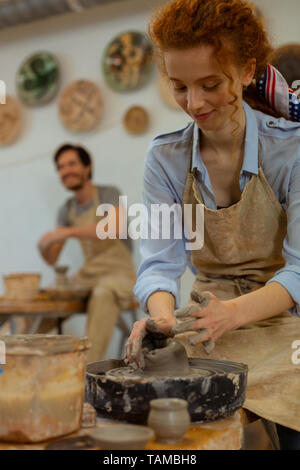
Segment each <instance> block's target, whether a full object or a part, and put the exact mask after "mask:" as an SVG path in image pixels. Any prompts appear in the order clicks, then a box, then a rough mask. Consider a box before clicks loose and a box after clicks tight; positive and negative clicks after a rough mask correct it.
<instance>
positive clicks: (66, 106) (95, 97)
mask: <svg viewBox="0 0 300 470" xmlns="http://www.w3.org/2000/svg"><path fill="white" fill-rule="evenodd" d="M102 111H103V101H102V95H101V91H100V88H99V87H98V85H97V84H96V83H94V82H91V81H90V80H77V81H76V82H73V83H71V84H70V85H69V86H68V87H67V88H66V89H65V90H64V92H63V94H62V95H61V97H60V100H59V116H60V119H61V122H62V123H63V125H64V126H65V127H66V128H67V129H69V130H70V131H72V132H87V131H91V130H92V129H94V128H95V127H96V126H97V125H98V123H99V121H100V119H101V116H102Z"/></svg>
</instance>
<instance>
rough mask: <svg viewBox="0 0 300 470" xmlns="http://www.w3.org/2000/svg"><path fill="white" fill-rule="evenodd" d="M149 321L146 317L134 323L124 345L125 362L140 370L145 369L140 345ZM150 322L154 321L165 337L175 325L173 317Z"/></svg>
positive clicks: (159, 318) (163, 317)
mask: <svg viewBox="0 0 300 470" xmlns="http://www.w3.org/2000/svg"><path fill="white" fill-rule="evenodd" d="M149 320H151V319H150V318H149V317H146V318H142V319H141V320H139V321H137V322H135V323H134V325H133V329H132V331H131V334H130V336H129V338H128V340H127V343H126V362H127V363H129V364H130V365H133V366H137V367H138V368H141V369H143V368H144V367H145V362H144V356H143V353H142V343H143V339H144V337H145V336H146V334H147V322H149ZM152 321H154V323H155V325H156V327H157V329H158V330H160V331H162V332H163V333H165V334H166V335H168V334H169V332H170V331H171V329H172V328H173V326H175V325H176V319H175V317H174V316H157V317H155V318H152Z"/></svg>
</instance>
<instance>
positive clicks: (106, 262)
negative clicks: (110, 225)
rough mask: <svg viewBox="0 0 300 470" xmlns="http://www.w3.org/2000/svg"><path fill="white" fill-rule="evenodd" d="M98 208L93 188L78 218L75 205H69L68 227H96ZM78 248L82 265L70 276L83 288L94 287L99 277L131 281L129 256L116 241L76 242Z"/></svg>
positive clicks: (131, 270)
mask: <svg viewBox="0 0 300 470" xmlns="http://www.w3.org/2000/svg"><path fill="white" fill-rule="evenodd" d="M99 205H100V201H99V196H98V189H97V187H96V186H94V185H93V204H92V206H91V207H90V208H89V209H88V210H87V211H85V212H84V213H83V214H82V215H76V201H75V200H74V201H73V204H72V205H71V208H70V211H69V221H70V224H71V225H72V226H79V227H83V226H85V225H91V224H97V223H98V222H99V221H100V220H101V219H102V217H99V216H97V215H96V211H97V207H98V206H99ZM79 241H80V245H81V248H82V251H83V255H84V259H85V261H84V265H83V267H82V268H81V269H80V271H79V272H78V273H77V274H76V275H75V276H73V280H74V281H77V282H78V283H79V284H80V285H82V286H83V287H88V288H89V287H90V288H92V287H94V285H95V282H97V281H98V280H99V278H100V277H103V276H107V275H111V274H112V273H114V274H117V273H120V274H122V275H124V276H128V277H129V278H132V279H135V267H134V265H133V261H132V257H131V253H130V251H129V250H128V248H127V247H126V246H125V244H124V242H122V241H121V240H119V239H115V240H113V239H106V240H99V239H90V240H89V239H80V240H79Z"/></svg>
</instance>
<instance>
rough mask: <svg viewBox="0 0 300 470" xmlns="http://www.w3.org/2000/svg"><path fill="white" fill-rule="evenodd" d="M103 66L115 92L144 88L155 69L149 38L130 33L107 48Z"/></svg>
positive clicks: (123, 34)
mask: <svg viewBox="0 0 300 470" xmlns="http://www.w3.org/2000/svg"><path fill="white" fill-rule="evenodd" d="M102 66H103V72H104V76H105V79H106V81H107V83H108V85H109V86H110V87H111V88H113V89H114V90H115V91H131V90H135V89H137V88H140V87H141V86H143V85H144V84H145V83H146V82H147V80H148V79H149V77H150V74H151V72H152V69H153V48H152V45H151V43H150V41H149V39H148V37H147V36H146V35H145V34H143V33H139V32H135V31H128V32H124V33H122V34H120V35H119V36H117V37H116V38H114V39H113V40H112V41H111V42H110V44H109V45H108V46H107V48H106V50H105V52H104V55H103V59H102Z"/></svg>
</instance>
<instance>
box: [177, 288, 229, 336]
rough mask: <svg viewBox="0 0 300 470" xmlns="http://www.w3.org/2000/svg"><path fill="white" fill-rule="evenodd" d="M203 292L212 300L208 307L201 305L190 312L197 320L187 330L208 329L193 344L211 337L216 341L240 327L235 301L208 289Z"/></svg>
mask: <svg viewBox="0 0 300 470" xmlns="http://www.w3.org/2000/svg"><path fill="white" fill-rule="evenodd" d="M201 294H203V295H205V294H207V295H209V296H210V299H211V300H210V301H209V303H208V305H207V306H206V307H203V308H201V307H199V308H197V309H196V310H194V311H193V312H192V313H191V314H190V317H195V322H194V323H193V324H192V325H190V326H189V328H188V330H186V331H198V330H206V331H202V332H201V335H200V336H199V338H198V339H196V340H195V341H193V344H199V343H203V342H204V341H207V340H209V339H211V340H213V341H216V340H217V339H218V338H220V336H222V335H223V334H224V333H226V332H227V331H230V330H234V329H236V328H238V321H237V308H236V305H235V303H234V302H233V301H231V300H220V299H218V298H217V297H216V296H215V295H214V294H213V293H212V292H208V291H206V292H201ZM196 306H197V305H195V307H196Z"/></svg>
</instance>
